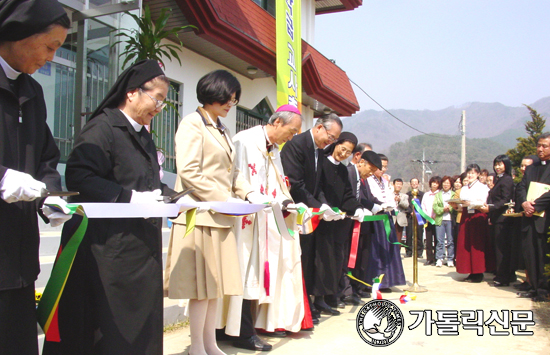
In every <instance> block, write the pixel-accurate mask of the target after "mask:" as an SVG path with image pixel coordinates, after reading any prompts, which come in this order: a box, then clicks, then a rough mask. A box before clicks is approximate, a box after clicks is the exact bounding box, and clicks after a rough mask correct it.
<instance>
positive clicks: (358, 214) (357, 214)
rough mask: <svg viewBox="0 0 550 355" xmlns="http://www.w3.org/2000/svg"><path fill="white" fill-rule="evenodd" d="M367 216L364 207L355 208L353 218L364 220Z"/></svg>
mask: <svg viewBox="0 0 550 355" xmlns="http://www.w3.org/2000/svg"><path fill="white" fill-rule="evenodd" d="M364 217H365V212H363V209H362V208H358V209H356V210H355V214H354V215H353V217H351V218H352V219H355V220H356V221H359V222H363V218H364Z"/></svg>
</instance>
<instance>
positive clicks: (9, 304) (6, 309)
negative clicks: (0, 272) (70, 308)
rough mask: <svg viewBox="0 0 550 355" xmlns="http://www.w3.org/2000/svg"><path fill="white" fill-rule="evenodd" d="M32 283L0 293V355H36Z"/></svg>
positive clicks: (36, 340)
mask: <svg viewBox="0 0 550 355" xmlns="http://www.w3.org/2000/svg"><path fill="white" fill-rule="evenodd" d="M37 337H38V334H37V330H36V304H35V301H34V283H33V284H31V285H28V286H26V287H23V288H17V289H13V290H3V291H0V354H2V355H38V339H37Z"/></svg>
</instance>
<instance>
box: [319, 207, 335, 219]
mask: <svg viewBox="0 0 550 355" xmlns="http://www.w3.org/2000/svg"><path fill="white" fill-rule="evenodd" d="M319 212H323V214H322V215H321V218H322V219H324V220H325V221H333V220H334V218H335V216H336V215H337V213H336V212H334V211H333V210H332V208H330V206H329V205H327V204H324V203H323V204H322V205H321V207H320V208H319Z"/></svg>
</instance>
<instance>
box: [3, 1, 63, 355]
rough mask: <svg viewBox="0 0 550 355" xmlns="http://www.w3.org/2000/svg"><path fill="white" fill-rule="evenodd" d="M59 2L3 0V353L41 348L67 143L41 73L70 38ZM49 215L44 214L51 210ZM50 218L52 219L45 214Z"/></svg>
mask: <svg viewBox="0 0 550 355" xmlns="http://www.w3.org/2000/svg"><path fill="white" fill-rule="evenodd" d="M69 27H70V21H69V18H68V17H67V14H66V13H65V10H63V7H61V5H60V4H59V3H58V2H57V1H56V0H36V1H29V0H26V1H25V0H17V1H15V0H10V1H5V0H0V197H1V198H0V353H1V354H2V355H11V354H17V355H28V354H38V340H37V331H36V304H35V300H34V292H35V290H34V282H35V280H36V278H37V276H38V273H39V272H40V262H39V259H38V245H39V240H40V236H39V230H38V218H37V216H38V214H37V212H39V211H40V206H41V205H42V201H43V199H41V198H40V196H41V192H42V189H43V188H47V189H49V190H52V191H53V190H61V176H60V175H59V173H58V172H57V169H56V167H57V163H58V161H59V149H57V146H56V145H55V141H54V139H53V136H52V133H51V131H50V129H49V128H48V125H47V123H46V115H47V110H46V103H45V101H44V94H43V91H42V87H41V86H40V84H38V82H37V81H36V80H34V79H33V78H32V77H31V76H30V75H29V74H33V73H34V72H35V71H36V70H38V69H39V68H40V67H41V66H42V65H44V64H45V63H46V62H47V61H50V60H52V59H53V56H54V53H55V51H56V50H57V49H58V48H59V47H60V46H61V45H62V44H63V42H64V41H65V37H66V36H67V29H68V28H69ZM43 218H44V216H43ZM44 220H45V221H46V222H47V221H48V220H47V219H44Z"/></svg>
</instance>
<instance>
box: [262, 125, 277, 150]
mask: <svg viewBox="0 0 550 355" xmlns="http://www.w3.org/2000/svg"><path fill="white" fill-rule="evenodd" d="M262 130H263V131H264V137H265V141H266V142H267V144H268V145H275V143H271V141H270V140H269V137H268V136H267V129H266V128H265V126H262Z"/></svg>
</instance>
